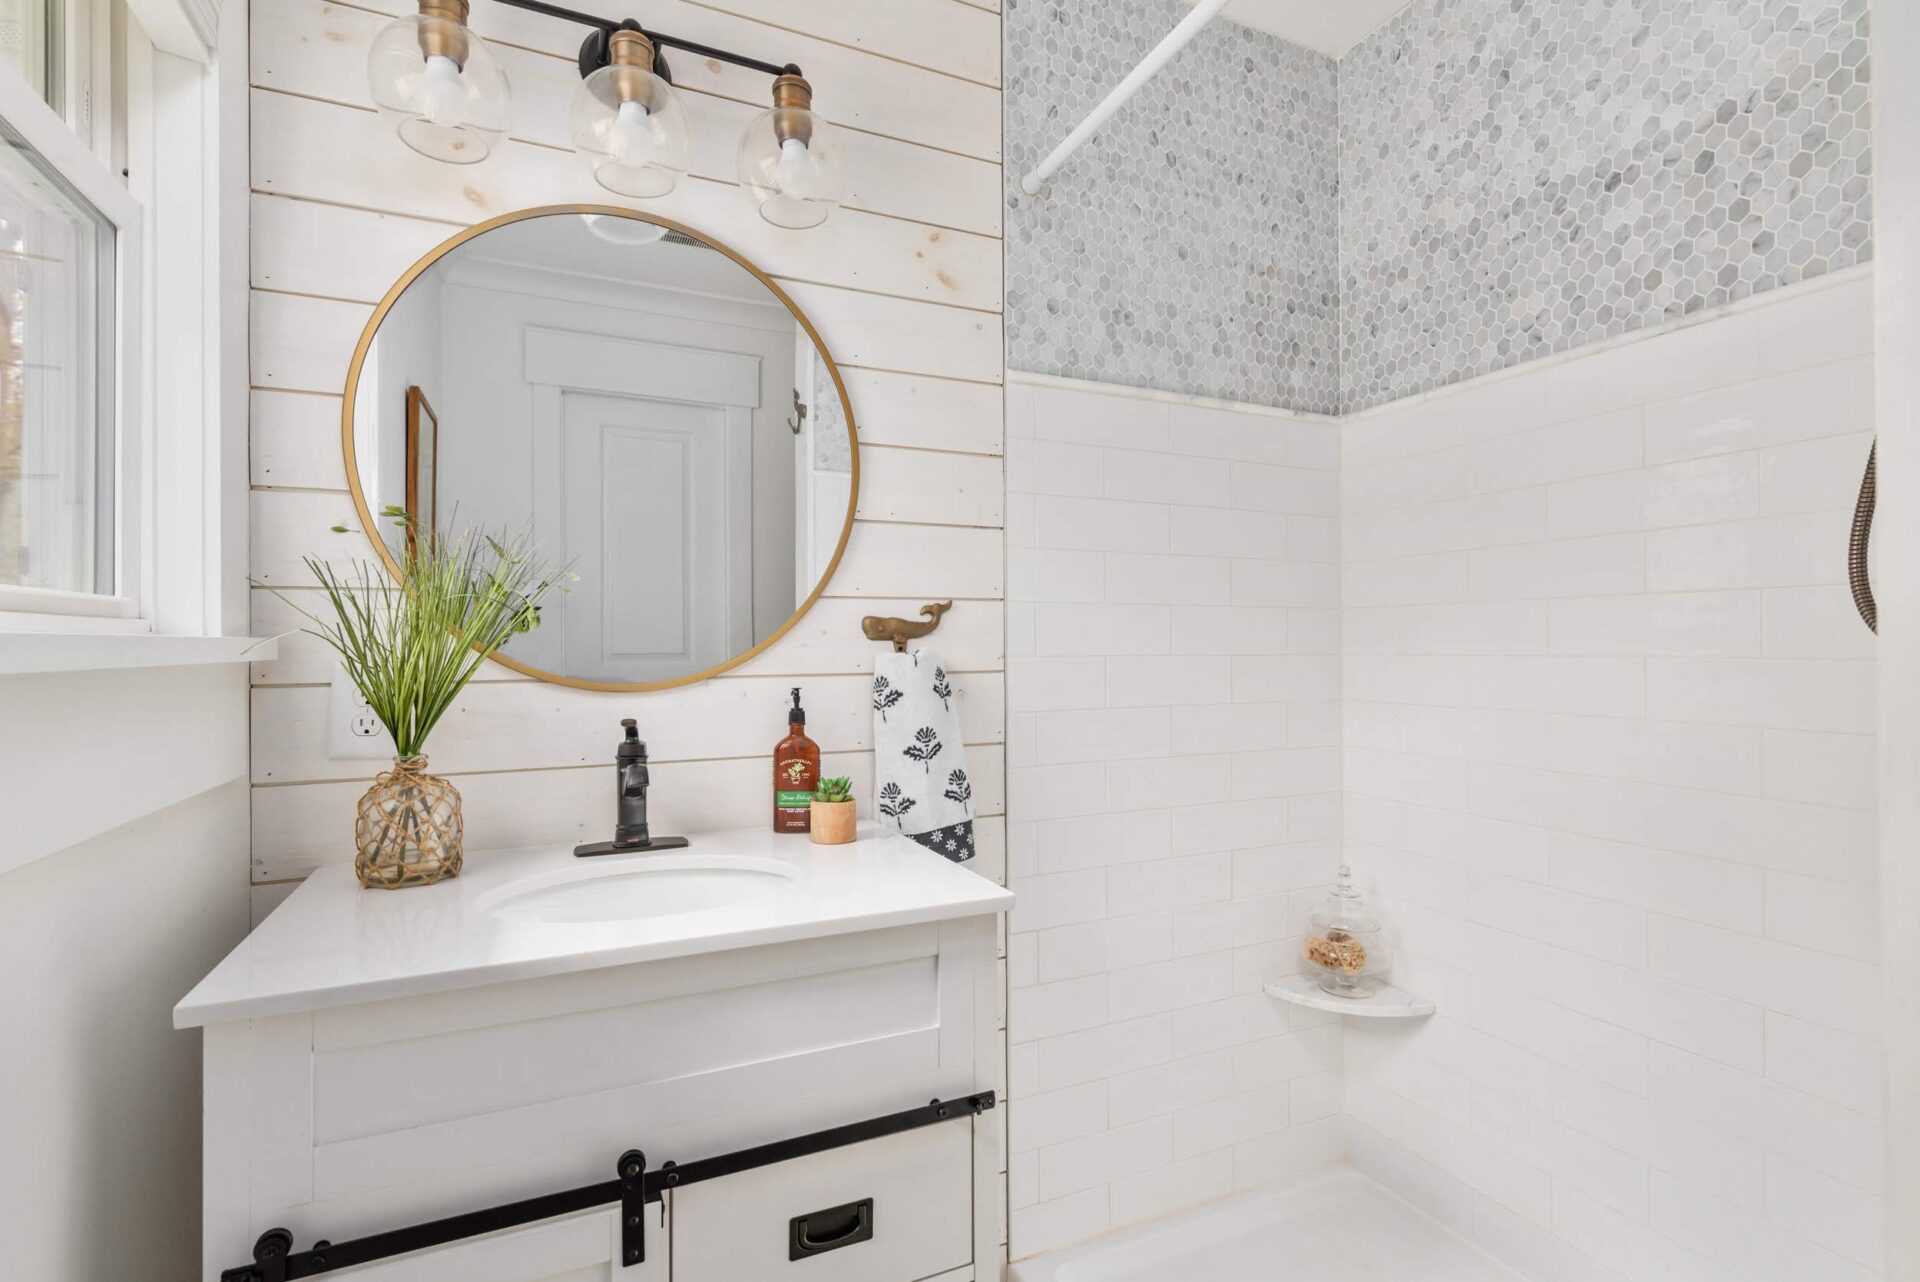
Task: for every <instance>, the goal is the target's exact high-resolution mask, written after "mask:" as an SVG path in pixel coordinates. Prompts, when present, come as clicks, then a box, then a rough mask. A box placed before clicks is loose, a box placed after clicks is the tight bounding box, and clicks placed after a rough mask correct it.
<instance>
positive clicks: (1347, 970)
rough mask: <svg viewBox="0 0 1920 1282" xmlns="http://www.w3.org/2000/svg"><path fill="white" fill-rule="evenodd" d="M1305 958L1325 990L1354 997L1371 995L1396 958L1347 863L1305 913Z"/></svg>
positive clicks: (1385, 932) (1376, 914) (1384, 925)
mask: <svg viewBox="0 0 1920 1282" xmlns="http://www.w3.org/2000/svg"><path fill="white" fill-rule="evenodd" d="M1306 958H1307V966H1308V968H1309V969H1310V970H1311V971H1313V972H1314V973H1315V974H1317V975H1318V976H1319V977H1320V990H1321V991H1322V992H1325V993H1331V994H1333V995H1334V996H1335V997H1351V998H1361V997H1371V996H1373V994H1374V991H1375V990H1376V988H1377V987H1378V986H1379V983H1380V977H1381V976H1383V975H1385V974H1386V972H1387V968H1388V966H1390V965H1391V964H1392V962H1393V947H1392V945H1391V944H1390V943H1389V942H1388V941H1387V926H1386V923H1385V922H1384V921H1382V920H1381V919H1380V915H1379V914H1378V913H1376V912H1374V911H1372V910H1371V909H1369V908H1368V907H1367V897H1366V896H1365V895H1363V894H1361V893H1360V892H1359V891H1358V890H1356V889H1354V885H1353V870H1352V869H1350V868H1348V867H1347V865H1346V864H1344V863H1343V864H1341V865H1340V872H1339V875H1338V876H1337V877H1336V878H1335V880H1334V884H1333V889H1332V890H1331V891H1329V892H1328V894H1327V897H1326V898H1325V899H1323V900H1321V901H1320V902H1319V903H1318V904H1316V905H1315V906H1314V908H1313V911H1312V912H1310V913H1308V914H1307V947H1306Z"/></svg>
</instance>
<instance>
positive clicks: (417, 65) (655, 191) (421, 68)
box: [367, 0, 846, 228]
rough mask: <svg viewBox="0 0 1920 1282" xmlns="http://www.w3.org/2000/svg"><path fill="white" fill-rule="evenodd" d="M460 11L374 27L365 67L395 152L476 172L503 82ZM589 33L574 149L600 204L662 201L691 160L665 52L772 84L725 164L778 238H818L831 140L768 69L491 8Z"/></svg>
mask: <svg viewBox="0 0 1920 1282" xmlns="http://www.w3.org/2000/svg"><path fill="white" fill-rule="evenodd" d="M468 3H469V0H419V5H420V12H419V14H418V15H417V16H412V17H403V18H396V19H394V20H393V21H392V22H390V23H388V24H387V25H386V26H385V27H383V28H381V30H380V33H379V34H378V35H377V36H376V37H375V38H374V42H373V47H372V49H371V50H370V51H369V52H368V55H367V78H368V81H369V82H370V84H371V86H372V89H373V98H374V101H375V103H377V104H378V105H379V107H380V109H381V111H382V112H384V113H386V114H387V115H388V116H389V117H391V118H392V119H393V120H394V122H395V128H396V130H397V131H398V133H399V135H400V139H401V141H402V142H404V143H406V144H407V146H409V147H411V148H413V149H414V150H415V151H417V152H419V153H421V154H422V155H424V156H431V157H432V158H433V159H435V160H444V161H447V162H449V163H452V164H473V163H476V162H478V161H481V160H484V159H486V157H487V155H488V154H489V153H490V152H491V151H492V150H493V148H494V146H495V145H496V144H497V143H498V142H499V141H500V140H501V139H502V138H503V137H505V135H506V132H507V123H508V109H509V102H510V98H511V92H510V90H509V88H508V85H507V78H506V74H505V73H504V72H502V71H501V70H500V66H499V64H498V63H496V62H495V61H494V59H493V55H492V53H491V52H490V51H489V50H488V49H487V47H486V45H485V44H484V43H483V42H482V41H481V40H480V38H479V37H478V36H476V35H474V34H473V32H472V31H471V30H469V29H468V27H467V13H468ZM499 3H501V4H505V5H509V6H511V7H513V8H515V9H525V10H528V11H529V12H532V13H538V14H543V15H545V16H547V17H550V18H560V19H562V20H564V21H568V22H577V23H579V24H580V25H581V26H584V27H587V28H589V29H590V30H589V31H588V34H587V38H586V40H585V41H584V42H583V43H582V44H581V46H580V57H579V65H580V77H581V83H580V88H579V89H578V90H577V91H576V92H575V94H574V99H573V110H572V135H573V147H574V150H575V151H576V152H578V153H579V154H580V155H581V157H582V158H583V159H585V160H586V161H587V163H588V164H589V166H590V167H591V169H592V173H593V176H594V180H595V181H596V182H598V183H599V184H600V185H601V186H602V187H605V188H606V189H607V190H608V191H612V192H616V193H618V194H620V195H622V196H627V197H630V198H634V199H640V200H645V199H649V198H652V197H658V196H664V195H666V194H667V193H668V192H670V191H672V190H673V188H674V184H675V183H677V182H678V181H679V179H680V177H681V175H683V174H685V173H686V171H687V165H688V155H689V152H690V149H691V144H690V138H689V130H688V127H687V118H686V112H685V111H684V109H683V108H682V107H681V106H680V102H679V99H678V97H677V96H676V95H675V94H674V91H673V73H672V71H671V70H670V69H669V68H668V66H667V62H666V58H665V55H664V53H663V49H664V48H673V49H680V50H684V51H686V52H688V53H692V54H696V55H698V56H700V57H703V58H711V59H716V60H718V61H721V62H726V63H731V64H732V65H734V66H736V67H745V68H747V69H748V70H750V71H758V72H761V73H763V74H765V75H769V76H772V77H773V78H774V80H773V106H772V108H771V109H769V110H767V111H763V112H761V113H760V114H759V115H758V116H755V117H754V119H753V121H752V122H751V123H750V124H749V125H748V126H747V130H746V133H745V134H743V135H742V136H741V139H740V145H739V147H738V149H737V153H736V163H737V171H738V175H739V178H740V184H741V187H742V188H743V189H744V190H745V191H746V192H747V193H748V195H749V196H750V197H751V198H752V200H753V203H754V207H755V208H756V209H758V210H759V212H760V215H761V217H763V218H765V219H766V220H767V221H768V222H770V223H772V224H774V225H775V226H777V227H793V228H804V227H817V226H819V225H820V224H821V223H823V222H825V221H826V219H827V216H828V215H829V214H831V213H832V212H833V211H834V210H835V209H836V208H838V207H839V205H840V203H841V201H843V200H844V199H845V198H846V169H845V164H844V162H843V161H842V160H841V156H840V142H839V137H838V134H837V133H836V131H835V130H834V129H833V127H832V126H830V125H829V124H827V122H826V121H824V120H822V119H821V118H820V117H819V116H817V115H815V114H814V111H813V86H812V85H811V84H809V83H808V82H807V80H806V79H805V78H804V77H803V76H802V75H801V74H800V68H799V67H797V66H795V65H793V64H792V63H788V64H786V65H784V66H776V65H775V64H773V63H770V62H762V61H760V60H759V59H757V58H749V57H747V56H746V55H744V54H737V53H732V52H729V51H728V50H725V49H716V48H714V47H712V46H711V45H703V44H698V43H695V42H694V41H691V40H682V39H679V38H678V37H675V36H669V35H665V34H663V33H661V32H657V31H647V30H645V29H644V28H642V27H641V26H640V24H639V23H638V22H635V21H633V20H632V19H627V20H625V21H621V22H615V21H613V20H611V19H607V18H601V17H596V16H594V15H592V14H587V13H580V12H577V11H575V10H572V9H566V8H563V7H561V6H559V5H554V4H548V3H546V2H545V0H499Z"/></svg>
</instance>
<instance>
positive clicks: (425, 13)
mask: <svg viewBox="0 0 1920 1282" xmlns="http://www.w3.org/2000/svg"><path fill="white" fill-rule="evenodd" d="M420 16H421V17H423V18H439V19H440V22H438V23H434V24H432V25H429V26H422V27H421V28H420V53H421V56H423V57H427V58H433V57H442V58H451V59H453V64H454V65H455V66H456V67H459V68H461V69H462V70H465V69H466V65H467V0H420Z"/></svg>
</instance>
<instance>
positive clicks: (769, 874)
mask: <svg viewBox="0 0 1920 1282" xmlns="http://www.w3.org/2000/svg"><path fill="white" fill-rule="evenodd" d="M797 877H798V874H797V873H796V871H795V869H794V867H793V865H791V864H787V863H781V862H779V861H776V860H772V859H753V858H748V857H744V856H727V855H697V854H690V855H598V856H594V857H592V858H589V859H583V860H581V861H580V864H579V866H578V867H574V868H564V869H560V870H558V871H555V872H547V873H540V874H538V875H536V876H532V877H523V878H521V879H520V880H519V881H510V882H508V883H507V884H506V885H504V886H501V887H499V888H497V889H495V890H492V891H489V892H488V893H486V894H485V895H482V896H481V897H480V898H479V900H477V901H476V903H475V907H477V908H479V909H480V910H481V911H482V912H485V913H487V914H489V915H491V916H494V917H497V918H500V919H502V920H505V921H518V922H547V923H554V924H564V923H569V922H608V921H633V920H635V919H637V918H642V917H672V916H677V915H679V914H681V913H698V912H706V911H708V910H710V909H714V908H726V907H730V906H732V905H735V904H739V903H744V902H745V901H747V900H749V899H758V898H760V897H761V896H763V895H771V894H775V893H778V892H779V891H782V890H786V889H788V888H789V887H791V886H792V885H793V884H794V883H795V881H796V880H797Z"/></svg>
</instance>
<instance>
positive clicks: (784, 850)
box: [173, 823, 1013, 1028]
mask: <svg viewBox="0 0 1920 1282" xmlns="http://www.w3.org/2000/svg"><path fill="white" fill-rule="evenodd" d="M689 836H690V837H691V839H692V843H693V844H692V846H691V847H690V848H689V849H687V850H682V851H669V852H661V853H655V854H646V853H642V854H632V855H599V856H595V857H593V858H590V859H576V858H574V856H573V851H572V847H571V846H554V847H546V848H540V849H533V850H516V851H472V852H469V853H468V855H467V861H466V870H465V871H464V872H463V873H461V875H460V876H458V877H456V878H454V879H453V880H452V881H447V882H442V883H440V884H439V885H437V886H417V887H411V888H409V889H406V890H363V889H361V887H360V885H359V884H358V883H357V882H356V881H355V880H354V876H353V869H352V868H351V867H349V866H346V865H340V864H336V865H331V866H329V867H325V868H322V869H320V870H319V871H317V872H315V873H314V874H313V875H312V876H310V877H308V878H307V880H306V881H305V882H304V883H303V884H302V885H301V886H300V888H299V889H298V890H295V891H294V892H293V894H291V895H289V896H288V897H287V899H286V901H285V902H284V903H282V904H281V905H280V906H279V907H278V908H276V909H275V910H274V912H273V914H272V915H271V916H270V917H268V918H267V919H266V921H264V922H262V923H261V924H260V926H259V928H258V929H257V930H255V931H254V932H253V933H252V934H251V935H249V936H247V938H246V939H244V940H242V941H241V943H240V945H239V947H237V948H235V949H234V950H233V951H232V952H231V953H229V954H228V955H227V957H226V959H225V960H224V961H222V962H221V963H220V964H219V965H218V966H216V967H214V968H213V971H212V972H211V973H210V974H208V975H207V977H206V978H205V979H203V980H201V981H200V983H199V984H198V985H196V986H195V987H194V990H193V991H192V992H191V993H188V994H187V996H186V997H185V998H183V999H182V1000H181V1002H180V1004H179V1005H178V1006H175V1007H174V1008H173V1023H174V1027H176V1028H197V1027H201V1026H203V1025H206V1024H217V1023H222V1022H225V1021H228V1020H237V1019H252V1018H257V1017H260V1016H266V1015H284V1014H289V1013H292V1012H295V1011H305V1010H318V1009H322V1008H326V1007H335V1006H349V1005H354V1004H357V1003H360V1002H370V1001H380V1000H383V999H385V998H391V997H410V996H416V995H418V994H421V993H435V992H445V991H448V990H451V989H457V988H473V987H478V986H480V985H483V984H494V983H500V982H503V981H506V980H515V979H529V978H534V977H537V976H541V975H559V974H567V973H570V972H573V971H582V970H597V969H600V968H602V967H606V966H624V965H627V964H629V963H632V962H645V961H657V960H660V959H663V958H668V957H688V956H693V955H696V954H699V953H712V952H721V951H724V950H726V949H731V948H749V947H753V946H755V945H759V944H775V943H784V942H786V941H789V940H796V939H813V938H817V937H820V936H825V935H844V934H851V933H853V932H855V931H863V930H879V929H884V928H886V927H889V926H906V925H913V924H915V923H918V922H930V921H944V920H947V919H950V918H955V917H971V916H976V915H979V914H983V913H998V912H1005V911H1006V910H1007V909H1008V908H1009V907H1011V906H1012V904H1013V895H1012V894H1011V893H1010V892H1009V891H1007V890H1005V889H1003V888H1002V887H1000V886H998V885H996V884H995V883H993V882H991V881H989V880H987V879H986V878H985V877H982V876H981V875H979V874H978V873H976V872H973V871H972V870H971V869H970V868H968V867H967V866H966V865H964V864H956V863H953V862H951V861H949V860H947V859H943V858H941V857H940V856H939V855H936V854H934V853H933V852H932V851H930V850H926V849H925V848H923V847H921V846H918V845H915V844H914V843H913V842H911V841H908V840H907V839H906V838H904V837H899V836H890V835H883V834H882V833H881V831H880V829H879V828H878V827H877V826H876V825H874V824H870V823H863V824H862V825H861V826H860V840H858V841H856V842H853V843H852V844H850V845H844V846H816V845H814V844H813V843H812V842H811V841H809V840H808V839H807V838H806V837H805V836H793V835H780V834H775V833H772V832H764V831H749V832H723V833H706V834H689ZM676 856H680V857H684V856H697V857H702V858H705V857H716V858H720V859H724V860H729V861H735V862H744V863H752V862H754V861H763V860H764V861H770V862H772V863H777V864H780V865H783V867H781V868H780V869H778V870H777V871H778V872H779V873H780V877H779V878H778V879H777V880H778V881H779V883H780V888H779V889H778V891H777V892H776V893H767V894H762V895H758V896H756V897H753V898H749V899H745V900H743V901H741V902H737V903H730V904H726V905H723V906H721V907H718V908H706V909H701V910H698V911H693V912H683V913H676V914H672V915H668V916H654V917H636V918H629V919H624V920H615V921H588V922H579V921H575V922H566V923H558V922H548V921H531V920H516V919H514V918H512V917H510V916H503V915H501V914H500V913H498V912H495V911H490V906H491V905H493V904H495V903H497V902H498V901H499V900H500V899H501V897H502V896H501V893H499V892H502V891H503V888H508V887H511V886H515V885H516V884H518V883H522V882H524V881H525V880H526V879H529V878H532V879H536V882H535V884H537V881H538V879H540V878H543V877H547V878H563V877H567V876H569V875H571V874H574V873H577V872H581V871H585V870H587V869H588V868H589V867H591V869H592V871H593V872H594V873H595V874H602V873H610V872H613V871H615V870H617V869H621V868H625V867H638V866H641V865H643V864H647V863H649V862H652V863H655V864H661V863H662V861H668V860H673V859H675V857H676Z"/></svg>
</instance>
